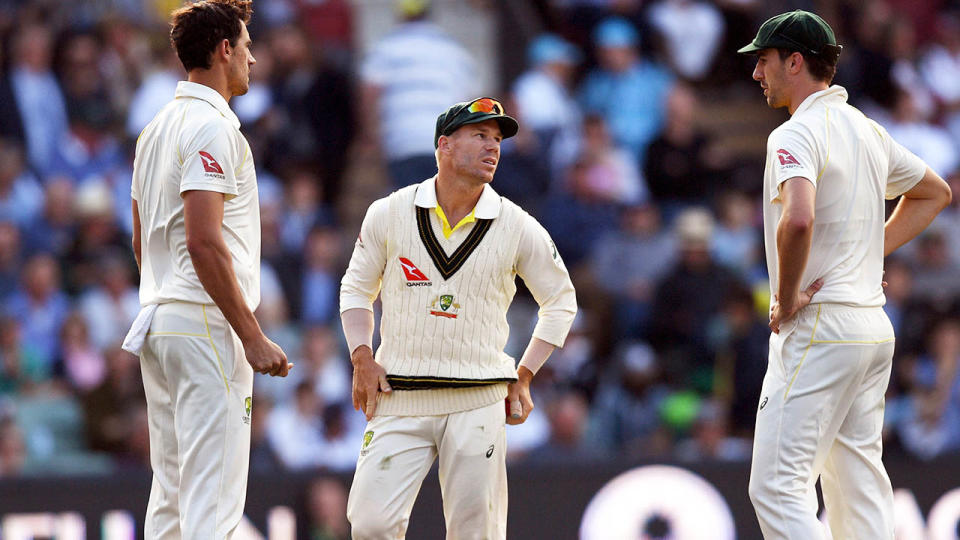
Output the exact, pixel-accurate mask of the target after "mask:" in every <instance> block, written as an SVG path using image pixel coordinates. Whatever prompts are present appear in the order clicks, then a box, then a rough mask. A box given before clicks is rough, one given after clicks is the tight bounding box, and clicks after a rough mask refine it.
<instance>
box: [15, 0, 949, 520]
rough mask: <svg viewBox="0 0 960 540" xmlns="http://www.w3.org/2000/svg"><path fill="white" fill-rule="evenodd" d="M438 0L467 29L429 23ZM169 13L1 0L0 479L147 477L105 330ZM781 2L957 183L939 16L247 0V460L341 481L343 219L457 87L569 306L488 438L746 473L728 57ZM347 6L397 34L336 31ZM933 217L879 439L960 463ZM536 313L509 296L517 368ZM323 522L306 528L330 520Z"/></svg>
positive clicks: (351, 456) (638, 3)
mask: <svg viewBox="0 0 960 540" xmlns="http://www.w3.org/2000/svg"><path fill="white" fill-rule="evenodd" d="M454 3H455V4H456V6H455V7H456V9H457V10H459V11H458V12H457V13H458V14H460V15H462V14H463V13H467V14H468V15H469V14H471V13H473V14H475V15H476V17H477V20H482V21H488V22H490V23H491V24H487V25H480V24H471V20H460V21H459V22H458V21H457V20H453V22H452V23H451V22H450V20H451V19H450V18H449V17H448V18H447V23H445V24H438V23H437V20H438V19H441V17H438V16H437V14H438V12H440V13H442V12H443V9H445V8H451V6H450V5H448V4H454ZM177 4H178V2H176V1H174V0H112V1H99V2H75V3H74V2H69V3H67V2H56V1H53V0H31V1H28V2H16V1H14V2H10V1H0V66H2V68H0V103H2V106H0V477H3V476H9V475H17V474H37V473H46V474H49V473H62V474H70V473H79V472H83V473H90V472H112V471H118V470H127V469H145V468H147V467H148V463H149V462H148V437H147V427H146V426H147V419H146V410H145V400H144V398H143V388H142V383H141V380H140V374H139V361H138V359H137V358H135V357H133V356H131V355H129V354H128V353H125V352H123V351H121V350H120V348H119V343H120V341H121V340H122V338H123V336H124V334H125V333H126V330H127V329H128V327H129V324H130V322H131V321H132V320H133V318H134V316H135V315H136V313H137V311H138V309H139V300H138V294H137V279H138V274H137V268H136V264H135V262H134V260H133V257H132V252H131V248H130V233H131V216H130V195H129V193H130V187H129V186H130V175H131V163H132V157H133V149H134V145H135V141H136V138H137V135H138V134H139V132H140V130H141V129H142V128H143V127H144V126H145V125H146V124H147V122H149V120H150V119H151V118H152V117H153V115H154V114H155V113H156V111H157V110H159V108H160V107H161V106H162V105H163V104H164V103H165V102H166V101H168V100H169V99H171V98H172V96H173V92H174V88H175V85H176V82H177V81H178V80H180V79H182V78H183V77H184V74H183V73H182V69H181V67H180V65H179V63H178V60H177V58H176V56H175V55H174V54H173V53H172V51H171V50H170V47H169V44H168V41H167V26H166V14H167V13H169V10H170V9H171V8H173V7H175V6H176V5H177ZM798 7H800V8H808V9H817V10H818V11H819V12H820V13H821V14H823V15H824V16H825V17H826V19H827V20H829V21H831V22H833V23H834V28H835V29H836V31H837V33H838V39H839V41H840V42H841V43H842V44H843V45H844V51H843V55H842V57H841V61H840V66H839V72H838V75H837V80H836V81H835V83H837V84H841V85H844V86H845V87H846V88H847V89H848V91H849V92H850V95H851V101H852V102H853V103H854V105H856V106H858V107H859V108H860V109H861V110H863V111H864V112H865V113H866V114H868V115H869V116H871V117H873V118H875V119H877V120H878V121H879V122H881V123H882V124H883V125H884V126H885V127H886V128H887V129H888V130H889V132H890V133H891V134H892V135H893V137H894V138H896V139H897V140H899V141H900V142H901V143H903V144H904V145H906V146H907V147H908V148H910V149H911V150H913V151H914V152H915V153H917V154H918V155H919V156H920V157H922V158H923V159H924V160H926V161H927V163H928V164H929V165H930V166H931V167H932V168H933V169H934V170H936V171H937V172H938V173H939V174H940V175H941V176H943V177H944V178H948V179H949V181H950V184H951V186H952V187H953V189H954V191H955V192H958V191H960V5H958V4H957V3H956V2H948V1H935V0H929V1H923V2H918V1H905V0H870V1H866V2H853V1H852V0H850V1H844V0H835V1H824V2H803V1H797V2H787V1H778V2H761V1H756V0H716V1H705V0H652V1H642V0H617V1H613V0H531V1H530V2H520V3H517V2H513V0H503V1H499V2H498V1H493V0H470V1H464V2H454V0H434V2H433V5H430V3H428V2H426V1H425V0H401V1H399V2H393V1H390V0H363V1H359V0H358V1H353V2H351V1H348V0H257V1H256V2H255V4H254V8H255V15H254V19H253V22H252V24H251V27H250V33H251V36H252V37H253V40H254V45H253V48H252V50H253V54H254V56H255V57H256V58H257V64H256V66H254V68H253V70H252V81H251V86H250V91H249V93H248V94H247V95H245V96H242V97H238V98H234V99H233V100H232V101H231V103H230V104H231V106H232V107H233V108H234V109H235V110H236V112H237V114H238V116H239V118H240V120H241V122H242V124H243V127H242V129H243V132H244V134H245V135H246V136H247V138H248V139H249V141H250V145H251V148H252V150H253V152H254V160H255V163H256V164H257V177H258V183H259V189H260V199H261V212H262V222H263V268H262V276H263V283H262V298H263V300H262V304H261V306H260V308H259V309H258V310H257V316H258V318H259V320H260V321H261V324H262V326H263V327H264V328H265V330H266V332H267V334H268V335H270V336H271V337H272V338H273V339H274V340H275V341H277V342H278V343H279V344H281V346H283V347H284V349H285V351H286V352H287V354H288V356H289V357H290V358H291V360H292V361H293V362H294V363H295V364H296V368H295V369H294V370H293V372H292V374H291V375H290V376H289V377H287V378H286V379H270V378H267V377H258V378H257V381H256V385H255V392H254V393H255V396H254V405H253V411H254V412H253V424H252V429H253V450H252V457H251V468H252V470H253V471H254V472H255V473H263V472H271V471H279V470H330V471H338V472H343V471H350V470H352V468H353V466H354V464H355V461H356V457H357V451H358V449H359V447H360V442H361V437H362V432H363V426H364V421H363V417H362V415H361V414H360V413H357V412H355V411H354V410H353V408H352V405H351V399H350V389H351V368H350V364H349V359H348V355H347V351H346V350H345V343H344V341H343V338H342V335H341V332H340V329H339V317H338V289H339V281H340V277H341V276H342V274H343V271H344V269H345V264H346V261H347V260H348V258H349V255H350V251H351V249H352V246H353V239H354V238H355V236H356V234H357V230H358V228H359V221H358V220H359V218H361V217H362V211H363V209H364V208H365V207H366V205H367V204H369V203H370V202H371V201H372V200H373V198H376V197H379V196H382V195H384V194H386V193H388V192H389V191H391V190H392V189H395V188H398V187H402V186H405V185H408V184H411V183H414V182H418V181H420V180H422V179H424V178H427V177H429V176H432V175H433V174H434V173H435V172H436V167H435V162H434V155H433V151H434V149H433V147H432V140H433V139H432V137H433V128H434V122H435V119H436V116H437V114H439V112H442V111H443V110H444V109H445V108H446V107H447V106H449V105H450V104H452V103H454V102H457V101H463V100H467V99H470V98H473V97H477V96H480V95H493V96H496V97H498V98H500V99H502V100H503V102H504V104H505V106H506V108H507V111H508V113H511V114H514V115H515V116H516V117H517V119H518V120H519V121H520V125H521V132H520V133H519V134H518V135H517V136H516V137H515V138H513V139H509V140H508V141H505V143H504V145H503V150H502V152H503V157H502V159H501V162H500V167H499V170H498V172H497V174H496V179H495V181H494V188H495V189H496V190H497V191H498V192H499V193H500V194H502V195H504V196H506V197H509V198H511V199H512V200H514V201H515V202H517V203H519V204H520V205H521V206H523V207H524V208H525V209H527V210H528V211H529V212H530V213H532V214H533V215H535V216H536V217H537V218H538V219H540V221H541V222H542V223H543V224H544V226H545V227H546V228H547V229H548V230H549V231H550V233H551V235H552V236H553V239H554V240H555V242H556V245H557V247H558V249H559V252H560V254H561V255H562V256H563V258H564V261H565V262H566V264H567V266H568V268H569V269H570V271H571V275H572V276H573V279H574V283H575V285H576V287H577V292H578V299H579V303H580V305H581V312H580V314H579V315H578V317H577V320H576V322H575V323H574V327H573V329H572V331H571V333H570V336H569V338H568V340H567V343H566V346H565V347H564V348H563V349H562V350H558V351H557V352H556V353H554V355H553V357H551V359H550V360H549V362H548V363H547V365H546V366H545V367H544V368H543V370H542V371H541V372H540V374H539V375H538V376H537V377H536V379H535V380H534V389H533V394H534V399H535V400H536V403H537V404H538V408H537V409H536V410H535V411H534V413H533V414H532V415H531V416H530V418H529V420H528V421H527V423H526V424H524V425H523V426H519V427H511V428H509V429H508V441H509V446H510V450H509V452H510V458H509V459H510V461H511V462H513V463H526V464H530V465H537V464H541V463H552V462H556V461H558V460H559V461H562V460H580V461H583V460H592V459H593V460H601V459H613V458H626V459H663V460H674V461H690V460H694V461H695V460H741V461H743V460H748V459H749V456H750V446H751V434H752V429H753V422H754V416H755V411H756V403H757V399H758V395H759V391H760V385H761V382H762V378H763V374H764V372H765V369H766V358H767V338H768V329H767V326H766V321H767V308H768V302H769V298H768V296H769V291H768V285H767V276H766V270H765V261H764V254H763V247H762V241H763V240H762V232H761V229H760V221H761V220H760V211H761V207H760V197H759V191H760V188H761V178H762V170H763V156H764V151H765V139H766V135H767V134H768V133H769V130H770V129H771V128H772V127H775V126H776V125H777V123H779V122H781V121H783V120H785V119H786V115H785V113H772V112H770V111H768V110H766V109H765V105H764V103H763V99H762V95H761V92H760V90H759V86H758V85H757V84H756V83H754V82H753V81H751V80H750V73H751V70H752V67H753V66H752V63H751V60H750V59H749V58H742V57H737V56H736V55H735V54H733V51H735V50H736V48H737V47H739V46H741V45H743V44H745V43H747V42H749V41H750V40H751V39H752V38H753V36H754V33H755V30H756V28H757V27H758V26H759V24H760V23H761V22H762V21H763V20H764V19H766V18H767V17H768V16H770V15H773V14H776V13H778V12H781V11H784V10H786V9H792V8H798ZM521 8H522V9H521ZM451 9H452V8H451ZM372 12H378V13H380V14H381V15H382V14H383V13H386V15H385V16H386V17H387V18H389V19H391V20H392V21H393V22H392V23H391V24H392V27H391V28H390V29H389V30H388V31H387V32H385V33H381V34H380V35H373V36H371V35H370V33H369V32H366V33H365V35H364V36H361V32H360V31H358V30H357V29H358V28H359V27H360V26H361V22H362V21H361V19H362V18H363V17H367V16H369V14H370V13H372ZM448 23H449V24H448ZM468 27H469V30H470V31H472V32H483V31H487V32H489V33H490V35H487V36H483V35H481V36H480V38H479V39H474V40H472V41H473V42H479V43H485V44H487V45H486V46H485V48H484V47H477V46H475V45H474V46H473V47H467V46H466V45H465V44H464V43H463V42H462V41H461V39H460V38H461V33H460V31H461V30H464V29H465V28H468ZM477 28H480V29H479V30H478V29H477ZM484 29H486V30H484ZM484 37H486V39H483V38H484ZM482 72H486V73H491V72H493V73H500V75H499V77H498V78H495V79H498V80H484V79H483V78H481V77H480V76H479V75H478V74H479V73H482ZM958 200H960V198H957V199H955V201H958ZM358 212H359V213H358ZM958 231H960V203H958V202H954V204H953V206H952V207H951V208H949V209H947V210H946V211H945V212H944V213H943V214H942V215H941V216H940V217H938V218H937V220H936V222H935V223H934V225H933V226H932V227H931V229H930V230H929V231H928V232H926V233H924V234H923V235H922V236H921V237H920V238H918V239H917V240H916V241H914V242H912V243H911V244H910V245H908V246H906V247H905V248H904V249H902V250H901V252H898V253H897V254H896V255H895V256H894V257H891V258H890V259H889V260H888V261H887V265H886V275H885V279H886V281H887V282H888V285H887V287H886V295H887V305H886V310H887V312H888V314H889V315H890V318H891V320H892V321H893V323H894V326H895V328H896V331H897V336H898V339H897V353H896V357H895V360H894V373H893V378H892V381H891V384H890V391H889V395H888V408H887V419H886V423H887V427H888V429H887V434H888V436H887V443H886V444H887V449H888V455H901V456H904V459H928V458H932V457H935V456H939V455H943V454H949V453H958V452H960V235H958V234H957V232H958ZM535 317H536V305H535V304H534V303H533V301H532V299H531V298H530V297H529V294H528V293H526V292H525V291H523V289H522V287H521V292H520V293H519V294H518V297H517V300H516V302H515V305H514V307H513V308H512V309H511V312H510V319H511V330H512V332H511V342H510V344H509V350H508V352H509V353H511V354H512V355H514V356H519V353H520V352H522V350H523V347H524V346H525V345H526V340H527V339H528V338H529V335H530V331H531V329H532V326H533V324H534V322H535ZM313 491H315V493H313ZM313 491H312V493H313V495H311V497H313V496H316V498H317V499H318V500H321V499H323V498H324V497H328V498H331V497H332V498H333V499H334V502H332V503H330V504H333V505H334V506H335V505H336V504H340V503H339V502H338V501H339V498H338V497H339V496H340V495H339V494H332V491H331V489H330V486H326V487H325V484H318V485H317V486H315V489H314V490H313ZM333 491H336V490H333ZM318 504H320V503H318ZM320 506H323V505H320ZM321 513H322V512H321ZM333 514H336V512H334V513H333ZM330 521H331V523H332V524H330V525H322V526H321V525H318V526H317V527H318V528H317V530H316V531H314V533H315V534H314V538H336V537H338V535H340V534H342V531H341V530H340V529H338V528H340V527H342V526H343V524H342V523H340V522H339V518H337V517H336V516H334V517H332V518H330ZM325 527H326V528H325ZM327 529H329V531H327ZM325 531H326V532H325ZM325 534H326V535H327V536H324V535H325Z"/></svg>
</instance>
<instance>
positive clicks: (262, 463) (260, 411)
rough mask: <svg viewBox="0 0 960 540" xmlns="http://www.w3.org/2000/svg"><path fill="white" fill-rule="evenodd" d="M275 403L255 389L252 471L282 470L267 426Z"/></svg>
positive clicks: (251, 450) (270, 471)
mask: <svg viewBox="0 0 960 540" xmlns="http://www.w3.org/2000/svg"><path fill="white" fill-rule="evenodd" d="M272 410H273V401H272V400H271V399H270V397H268V396H266V395H264V394H263V393H262V392H259V391H258V390H257V389H254V393H253V406H252V408H251V411H250V471H251V472H253V473H260V474H269V473H276V472H279V471H280V470H282V468H283V466H282V465H281V463H280V458H279V457H277V453H276V452H274V451H273V448H272V447H271V446H270V439H269V437H268V432H267V426H268V422H269V419H270V412H271V411H272Z"/></svg>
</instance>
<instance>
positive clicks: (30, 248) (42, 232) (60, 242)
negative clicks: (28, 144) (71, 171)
mask: <svg viewBox="0 0 960 540" xmlns="http://www.w3.org/2000/svg"><path fill="white" fill-rule="evenodd" d="M45 188H46V189H45V190H44V193H43V196H44V199H43V211H42V213H40V214H39V215H37V216H36V217H35V218H34V219H33V221H31V222H30V224H29V226H27V227H25V228H24V230H23V239H24V242H23V243H24V248H25V249H26V250H27V252H28V253H31V254H33V253H51V254H53V255H55V256H56V257H58V258H61V257H63V256H64V255H66V253H67V251H68V250H69V249H70V248H71V246H72V245H73V242H74V239H75V236H76V234H77V229H76V227H77V219H76V205H75V201H74V183H73V180H71V179H70V178H65V177H56V176H55V177H51V178H48V179H47V181H46V186H45Z"/></svg>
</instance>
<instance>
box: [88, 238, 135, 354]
mask: <svg viewBox="0 0 960 540" xmlns="http://www.w3.org/2000/svg"><path fill="white" fill-rule="evenodd" d="M97 270H98V271H97V277H98V280H97V284H96V285H94V286H92V287H90V288H89V289H88V290H87V291H86V292H85V293H83V295H81V296H80V299H79V307H80V311H81V313H82V314H83V318H84V320H85V321H86V325H87V327H88V328H89V330H90V341H91V342H92V344H93V345H94V346H96V347H97V348H99V349H101V350H102V349H106V348H107V347H109V346H110V345H115V344H116V343H119V342H121V341H123V337H124V336H125V335H126V329H128V328H130V325H131V324H132V323H133V320H134V319H135V318H136V317H137V313H139V312H140V295H139V293H138V292H137V289H136V288H135V287H134V285H133V280H132V276H131V275H130V262H129V260H128V258H126V257H123V256H121V255H120V253H119V252H118V253H113V254H109V253H108V254H105V256H104V257H103V258H101V259H99V260H98V261H97Z"/></svg>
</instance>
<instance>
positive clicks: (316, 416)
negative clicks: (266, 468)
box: [267, 380, 324, 471]
mask: <svg viewBox="0 0 960 540" xmlns="http://www.w3.org/2000/svg"><path fill="white" fill-rule="evenodd" d="M322 407H323V404H322V403H321V402H320V400H319V399H318V398H317V395H316V394H314V392H313V385H312V384H311V383H310V381H307V380H303V381H300V382H299V383H298V384H297V386H296V389H295V390H294V394H293V398H292V399H291V400H290V402H289V403H281V404H278V405H277V406H276V407H274V408H273V409H272V410H271V411H270V416H269V419H268V420H267V439H268V440H269V441H270V447H271V448H272V449H273V452H274V453H275V454H276V455H277V457H278V458H280V462H281V463H282V464H283V467H284V468H285V469H287V470H294V471H296V470H305V469H310V468H314V467H317V466H319V465H320V463H321V462H322V460H323V458H324V456H323V450H324V441H323V418H322V416H321V413H322V410H323V409H322Z"/></svg>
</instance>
